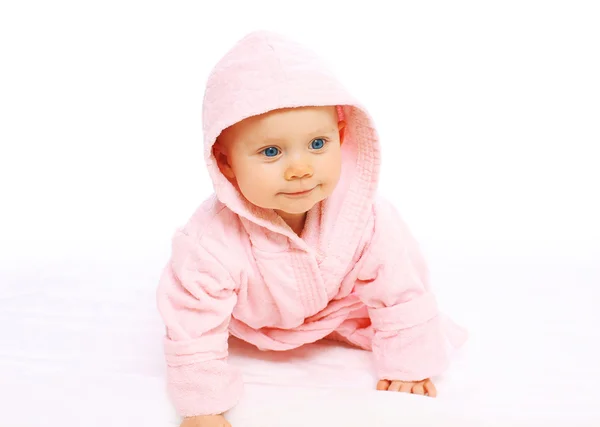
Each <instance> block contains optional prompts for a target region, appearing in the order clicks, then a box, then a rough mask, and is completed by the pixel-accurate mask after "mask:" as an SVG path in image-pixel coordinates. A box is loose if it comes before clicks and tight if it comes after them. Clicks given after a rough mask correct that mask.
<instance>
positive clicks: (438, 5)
mask: <svg viewBox="0 0 600 427" xmlns="http://www.w3.org/2000/svg"><path fill="white" fill-rule="evenodd" d="M598 9H599V7H598V6H597V3H596V2H592V1H589V2H584V1H562V2H560V1H544V2H542V1H539V2H533V1H502V2H483V1H472V2H465V1H454V2H435V3H434V2H428V1H422V2H387V1H369V2H352V1H340V2H335V1H325V0H322V1H317V2H314V1H298V2H293V3H292V2H285V1H236V2H233V1H216V2H203V1H202V2H200V1H194V2H191V1H187V2H184V1H177V2H167V1H163V2H156V1H147V2H132V1H113V2H109V1H103V2H83V1H79V2H75V1H73V2H65V1H54V2H28V1H5V2H2V3H1V5H0V147H1V151H0V291H2V293H0V296H3V295H4V296H6V295H15V293H14V292H16V290H17V289H24V288H26V289H30V290H31V289H34V290H35V289H41V288H44V289H45V290H46V291H47V292H50V293H51V292H52V287H53V286H57V287H58V288H60V289H62V291H63V292H66V291H65V289H70V288H69V286H76V287H78V289H79V291H80V292H88V295H93V293H94V292H100V291H99V289H102V290H103V292H106V288H110V289H112V290H113V291H114V292H115V293H114V294H110V295H111V296H115V295H117V293H119V292H125V293H126V290H124V289H123V287H126V286H127V285H128V284H129V285H130V288H129V289H130V290H131V289H134V290H135V291H137V290H139V289H142V290H143V291H144V292H146V293H145V294H144V295H146V299H145V300H144V301H145V302H144V303H145V304H146V303H147V304H148V307H150V305H151V296H150V295H151V293H152V291H153V287H154V286H155V281H156V277H157V274H158V271H159V270H160V268H161V267H162V263H164V262H165V261H166V257H167V256H168V251H169V247H168V245H169V239H170V236H171V234H172V232H173V231H174V229H175V227H177V226H179V225H181V224H182V223H183V222H185V221H186V220H187V218H188V217H189V216H190V214H191V213H192V212H193V210H194V209H195V208H196V207H197V206H198V205H199V203H201V201H202V200H203V199H204V198H205V197H207V196H208V195H209V194H210V193H211V191H212V188H211V183H210V181H209V179H208V174H207V173H206V170H205V168H204V164H203V160H202V123H201V108H202V96H203V91H204V84H205V81H206V78H207V76H208V73H209V71H210V69H211V67H212V66H213V65H214V64H215V63H216V61H218V59H219V58H220V57H221V56H222V55H223V54H224V53H225V52H226V50H227V49H229V48H230V47H231V45H232V44H233V43H235V42H236V41H237V40H238V39H239V38H241V37H242V36H244V35H245V34H246V33H247V32H249V31H253V30H256V29H269V30H274V31H278V32H282V33H284V34H286V35H288V36H290V37H292V38H294V39H296V40H298V41H300V42H303V43H305V44H307V45H309V46H310V47H312V48H314V49H315V50H317V52H318V53H320V54H321V55H322V56H323V57H325V58H326V59H327V61H328V62H329V63H330V65H331V66H332V68H334V70H335V71H336V73H337V74H338V75H339V77H340V78H341V80H342V81H343V82H344V83H345V84H346V86H347V87H348V88H349V89H350V90H351V91H353V92H354V93H355V94H356V96H357V97H358V98H359V99H361V100H362V101H363V103H364V104H365V105H366V106H367V107H368V108H369V109H370V111H371V113H372V115H373V116H374V118H375V121H376V124H377V126H378V130H379V133H380V136H381V144H382V147H383V150H384V151H383V152H384V157H383V170H382V176H381V184H380V188H381V191H382V192H383V193H384V194H385V195H387V196H388V197H389V198H391V199H392V200H393V201H394V202H395V204H396V205H397V207H398V208H399V210H400V212H401V214H402V215H403V217H404V218H405V219H406V220H407V222H408V223H409V225H410V226H411V228H412V230H413V231H414V233H415V234H416V236H417V237H418V239H419V240H420V241H421V242H422V243H423V246H424V248H425V251H426V252H427V255H429V257H430V259H431V260H432V270H433V272H434V274H436V277H437V279H438V283H443V282H444V281H446V282H448V283H455V284H456V287H441V289H440V295H441V299H442V300H443V301H446V303H447V306H448V307H450V308H454V309H456V308H458V307H460V308H461V310H455V311H454V312H453V315H454V317H455V318H456V317H457V318H458V319H459V320H461V321H463V322H466V323H467V325H468V326H469V327H470V329H471V330H475V332H476V336H477V331H479V332H480V334H481V335H480V337H479V338H481V340H482V341H477V340H475V342H479V343H480V344H481V343H489V345H490V346H491V345H497V346H499V347H498V348H510V349H513V350H514V349H516V348H528V350H527V351H524V352H523V353H520V354H514V355H513V356H511V357H509V360H510V363H513V366H518V367H519V368H516V370H517V371H518V372H519V378H520V381H525V382H527V374H528V372H529V371H528V369H529V367H534V366H537V367H538V368H539V371H540V372H542V370H544V369H548V371H546V372H548V374H549V375H550V372H551V370H552V369H555V368H556V367H555V366H551V365H552V363H550V362H548V363H547V364H543V363H542V365H540V361H543V360H544V358H545V357H546V356H547V355H548V353H547V350H549V349H554V350H556V348H555V346H556V345H558V344H557V341H556V339H555V337H554V335H553V334H563V335H562V336H563V339H566V337H570V341H568V343H566V342H565V341H561V342H563V343H565V344H564V346H559V351H566V352H567V353H569V352H570V353H571V354H572V355H574V356H573V357H574V358H573V359H570V360H575V361H577V362H568V363H566V362H565V363H566V365H568V368H566V367H565V366H566V365H565V366H562V369H571V370H570V371H568V372H566V371H565V372H562V373H561V375H560V377H561V379H560V380H559V381H562V382H560V387H557V388H558V392H560V393H561V394H560V396H563V395H567V394H568V393H570V391H571V389H572V388H577V387H579V385H580V383H579V382H578V381H581V383H582V384H583V383H584V381H583V379H584V378H586V375H588V374H589V373H590V370H589V369H590V368H589V366H588V367H585V366H586V365H585V364H582V363H583V361H586V360H589V361H590V363H592V360H593V357H592V356H591V355H593V354H597V353H593V352H594V351H597V348H596V347H597V342H598V332H597V328H595V327H594V325H596V327H597V326H600V325H598V323H599V322H598V316H597V315H595V314H594V313H595V312H596V308H595V302H597V300H598V295H599V294H598V288H600V271H599V268H598V266H599V264H600V225H599V218H600V197H599V194H600V191H599V189H598V187H599V184H600V167H599V164H600V149H599V144H600V78H599V77H598V76H600V25H599V24H598V23H599V22H600V13H599V10H598ZM115 265H119V266H120V267H119V268H121V270H116V269H114V268H113V267H114V266H115ZM123 269H124V270H123ZM48 278H52V280H49V279H48ZM57 278H58V279H57ZM65 278H67V279H68V280H71V283H70V284H67V282H65V281H64V280H67V279H65ZM82 278H84V279H85V281H83V282H82V281H79V282H78V280H79V279H82ZM61 280H62V281H61ZM467 283H468V285H467ZM521 283H523V286H521ZM461 286H462V287H461ZM510 286H512V287H510ZM82 289H84V290H83V291H82ZM86 289H87V290H86ZM94 289H96V290H94ZM11 292H13V294H11ZM69 292H70V291H69ZM132 292H133V291H132ZM65 295H66V293H65ZM103 295H105V296H106V295H107V294H103ZM123 298H125V297H123ZM49 301H51V300H43V299H42V300H40V301H38V302H37V304H38V306H37V308H36V310H38V311H40V312H43V311H44V310H46V311H51V310H52V309H51V307H50V306H49V305H50V304H51V302H49ZM23 304H26V303H23ZM40 304H41V305H40ZM45 304H46V305H47V306H44V305H45ZM488 304H489V305H488ZM498 304H504V307H500V308H498V306H497V305H498ZM6 307H8V305H5V306H4V308H2V307H0V314H3V315H6V319H9V318H10V317H11V316H12V314H11V313H10V311H9V309H8V308H6ZM24 307H25V306H24ZM61 307H62V308H61V310H66V311H67V312H68V310H69V308H64V307H63V306H61ZM468 307H471V311H469V308H468ZM473 307H475V308H473ZM493 307H496V308H493ZM24 310H25V309H24ZM477 310H479V311H477ZM457 311H459V312H457ZM455 313H456V314H455ZM491 313H493V317H492V316H491ZM515 313H517V314H518V316H516V314H515ZM486 315H487V316H488V317H486ZM504 316H506V317H504ZM511 316H516V317H515V318H518V319H519V322H521V321H527V322H529V323H528V324H527V326H525V330H527V331H528V332H527V333H529V332H531V334H530V335H527V336H525V335H523V336H521V337H520V338H518V339H515V336H514V334H513V331H516V330H518V329H519V328H521V327H522V326H523V323H519V322H517V321H513V323H512V324H511V325H512V326H511V327H512V328H514V329H510V332H508V331H509V329H507V326H506V325H507V324H508V323H507V322H509V318H510V317H511ZM548 316H550V317H548ZM548 319H549V320H548ZM548 322H550V323H551V324H552V329H548ZM570 325H572V326H570ZM582 325H583V326H582ZM573 328H574V329H573ZM582 328H584V329H582ZM585 328H589V329H585ZM572 329H573V330H572ZM575 329H576V330H577V331H578V332H579V334H577V333H575V334H574V333H573V332H574V331H575ZM7 330H8V329H7ZM583 330H585V332H582V331H583ZM23 331H28V329H23ZM27 333H30V332H23V334H25V335H26V334H27ZM23 334H21V335H23ZM494 334H495V335H494ZM21 335H20V336H19V338H18V339H22V338H23V337H22V336H21ZM14 336H15V337H16V333H15V335H14ZM26 338H27V336H25V338H23V339H26ZM484 338H485V339H487V341H486V340H485V339H484ZM16 339H17V338H15V340H16ZM543 339H546V342H547V343H551V342H552V343H553V344H552V345H550V344H548V345H546V346H544V345H543V344H541V343H540V340H542V341H543ZM511 340H512V341H511ZM10 342H11V341H10V340H9V341H8V343H9V344H4V345H5V346H6V347H5V349H4V350H5V353H4V354H6V349H7V348H8V346H9V345H14V343H13V344H10ZM15 342H17V341H15ZM18 343H22V341H18ZM0 346H1V345H0ZM477 348H478V349H481V348H484V346H483V344H481V346H479V347H477ZM485 348H488V349H491V347H485ZM554 350H553V351H554ZM23 351H25V350H23ZM31 351H32V352H35V351H38V350H35V348H34V347H31ZM2 354H3V353H0V356H1V355H2ZM485 354H486V357H489V356H490V355H492V357H493V354H494V352H493V351H491V350H490V351H489V352H488V353H485ZM497 357H498V359H496V360H494V359H492V360H490V359H488V360H487V362H488V363H489V364H490V365H491V366H499V367H500V366H503V365H502V363H503V362H502V361H501V359H502V358H504V359H506V356H502V357H500V356H497ZM565 357H566V356H565ZM523 360H526V361H527V363H526V364H523ZM565 360H566V359H565ZM595 360H596V362H595V363H597V359H595ZM560 362H561V363H562V362H564V360H562V359H561V360H560ZM577 364H580V365H578V366H577V367H575V368H573V366H575V365H577ZM481 366H483V365H480V367H481ZM590 366H591V365H590ZM490 369H491V368H490ZM573 369H574V370H573ZM540 372H538V373H540ZM594 372H595V373H596V374H597V373H598V371H597V368H596V371H594ZM574 376H580V379H577V378H574ZM503 378H504V381H505V383H503V384H504V385H506V387H509V386H510V384H509V380H508V379H507V378H506V376H503ZM565 378H566V379H565ZM598 378H600V375H598ZM571 379H572V380H573V382H572V383H568V384H567V382H568V381H570V380H571ZM496 380H497V381H501V378H496ZM536 381H537V380H536ZM548 381H549V383H552V382H553V381H556V380H552V379H551V378H550V379H548ZM0 382H1V381H0ZM529 384H530V385H531V386H535V385H538V386H539V384H540V383H539V382H535V381H533V380H529ZM585 384H587V385H584V386H583V387H584V388H585V387H588V388H587V389H586V390H588V392H589V393H593V392H594V388H593V387H595V386H594V384H595V383H593V382H591V383H590V382H585ZM479 386H480V387H481V392H482V393H485V392H486V391H487V390H488V389H487V388H486V387H484V386H483V385H482V384H479ZM490 388H494V386H490ZM0 390H1V389H0ZM536 390H537V389H536ZM522 393H523V398H526V397H527V396H530V397H531V396H532V394H531V393H528V392H526V391H522ZM589 393H588V394H586V398H589V399H590V400H589V401H590V402H593V401H594V399H593V396H590V394H589ZM596 393H597V391H596ZM563 397H564V396H563ZM596 397H597V395H596ZM561 398H562V397H561ZM579 402H580V403H581V402H584V403H585V402H587V400H585V399H584V400H583V401H581V400H580V401H579ZM584 403H581V404H582V405H583V404H584ZM540 404H541V405H543V403H540Z"/></svg>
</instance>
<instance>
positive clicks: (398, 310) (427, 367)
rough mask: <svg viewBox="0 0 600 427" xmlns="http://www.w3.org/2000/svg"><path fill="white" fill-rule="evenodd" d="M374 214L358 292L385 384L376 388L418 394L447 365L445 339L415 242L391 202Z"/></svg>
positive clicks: (379, 204)
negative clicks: (415, 392)
mask: <svg viewBox="0 0 600 427" xmlns="http://www.w3.org/2000/svg"><path fill="white" fill-rule="evenodd" d="M374 214H375V222H374V232H373V236H372V239H371V241H370V243H369V245H368V247H367V250H366V252H365V254H364V255H363V257H364V259H362V260H361V262H362V263H363V264H362V267H361V270H360V273H359V285H357V292H358V295H359V296H360V298H361V299H362V300H363V302H364V303H365V304H366V305H367V307H368V309H369V316H370V318H371V323H372V325H373V328H374V330H375V335H374V338H373V355H374V357H375V362H376V368H377V373H378V376H379V379H380V380H382V381H380V383H379V384H378V388H380V389H393V390H395V389H396V388H398V391H400V389H402V391H407V388H408V387H409V386H410V387H411V390H412V388H413V387H414V386H418V387H417V388H416V389H417V391H420V387H419V386H423V389H425V384H427V385H428V386H429V383H428V382H427V381H428V379H429V378H431V377H432V376H435V375H438V374H440V373H442V372H443V371H444V369H445V368H446V366H447V363H448V359H447V349H446V338H445V336H444V334H443V330H442V323H441V319H440V315H439V313H438V309H437V305H436V301H435V298H434V295H433V293H432V292H431V289H430V286H429V278H428V270H427V266H426V264H425V261H424V259H423V257H422V255H421V252H420V250H419V247H418V245H417V243H416V241H415V239H414V238H413V236H412V235H411V234H410V232H409V230H408V228H407V226H406V224H405V223H404V222H403V221H402V219H401V218H400V216H399V215H398V213H397V212H396V209H395V208H394V207H393V206H392V205H391V204H390V203H389V202H387V201H385V200H383V199H380V200H378V202H377V204H376V205H375V210H374ZM386 385H387V388H386V387H385V386H386ZM392 385H393V387H392ZM433 390H435V389H432V392H431V393H428V394H430V395H431V394H434V392H433ZM424 391H425V390H424Z"/></svg>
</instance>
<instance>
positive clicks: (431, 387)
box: [424, 381, 437, 397]
mask: <svg viewBox="0 0 600 427" xmlns="http://www.w3.org/2000/svg"><path fill="white" fill-rule="evenodd" d="M424 386H425V391H426V392H427V394H428V395H429V397H436V396H437V390H436V389H435V386H434V385H433V383H432V382H431V381H425V384H424Z"/></svg>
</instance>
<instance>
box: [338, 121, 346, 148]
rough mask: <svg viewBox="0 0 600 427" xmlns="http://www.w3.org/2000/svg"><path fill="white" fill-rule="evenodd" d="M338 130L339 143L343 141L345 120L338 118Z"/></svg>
mask: <svg viewBox="0 0 600 427" xmlns="http://www.w3.org/2000/svg"><path fill="white" fill-rule="evenodd" d="M338 131H339V132H340V145H342V144H343V143H344V136H345V135H346V122H345V121H343V120H340V121H339V122H338Z"/></svg>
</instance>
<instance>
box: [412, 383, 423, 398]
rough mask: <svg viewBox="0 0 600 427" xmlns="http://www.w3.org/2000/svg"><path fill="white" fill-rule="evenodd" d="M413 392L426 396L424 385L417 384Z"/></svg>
mask: <svg viewBox="0 0 600 427" xmlns="http://www.w3.org/2000/svg"><path fill="white" fill-rule="evenodd" d="M412 392H413V394H420V395H421V396H424V395H425V388H424V387H423V384H421V383H417V384H415V385H414V387H413V388H412Z"/></svg>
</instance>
